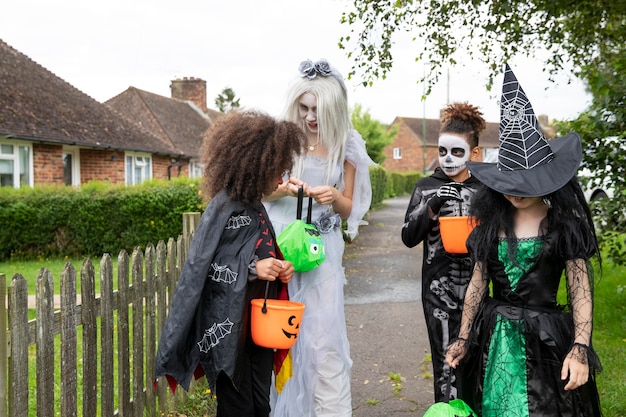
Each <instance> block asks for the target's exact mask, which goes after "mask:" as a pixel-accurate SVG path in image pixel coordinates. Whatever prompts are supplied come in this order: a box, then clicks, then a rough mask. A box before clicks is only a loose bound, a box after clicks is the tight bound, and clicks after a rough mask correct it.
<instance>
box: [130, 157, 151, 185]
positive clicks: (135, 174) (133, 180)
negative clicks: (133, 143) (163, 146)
mask: <svg viewBox="0 0 626 417" xmlns="http://www.w3.org/2000/svg"><path fill="white" fill-rule="evenodd" d="M151 178H152V159H151V158H150V155H148V154H139V153H137V154H135V153H127V154H126V185H136V184H141V183H142V182H144V181H148V180H150V179H151Z"/></svg>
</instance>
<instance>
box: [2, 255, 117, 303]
mask: <svg viewBox="0 0 626 417" xmlns="http://www.w3.org/2000/svg"><path fill="white" fill-rule="evenodd" d="M100 260H101V258H98V259H96V258H93V259H91V262H92V264H93V267H94V271H95V283H94V284H95V286H96V293H99V292H100ZM84 261H85V259H75V258H68V257H67V256H66V257H65V258H41V259H37V260H32V261H23V260H9V261H5V262H0V274H6V276H7V286H8V285H9V283H10V282H11V279H12V278H13V275H15V274H18V273H19V274H21V275H22V276H23V277H24V279H26V282H27V283H28V294H31V295H33V294H35V292H36V288H37V276H38V275H39V272H40V271H41V269H42V268H48V270H49V271H50V273H51V274H52V278H53V281H54V293H55V294H59V293H60V287H61V272H63V268H64V267H65V264H66V263H67V262H70V263H71V264H72V265H73V266H74V269H75V270H76V292H77V293H78V294H80V269H81V268H82V266H83V262H84ZM111 261H112V264H113V287H114V288H117V256H111Z"/></svg>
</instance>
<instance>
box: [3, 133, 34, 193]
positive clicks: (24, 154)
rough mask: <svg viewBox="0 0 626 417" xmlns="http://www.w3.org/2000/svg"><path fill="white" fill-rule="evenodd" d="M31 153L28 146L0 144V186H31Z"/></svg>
mask: <svg viewBox="0 0 626 417" xmlns="http://www.w3.org/2000/svg"><path fill="white" fill-rule="evenodd" d="M32 172H33V152H32V148H31V147H30V145H26V144H19V143H18V144H16V143H9V142H0V186H2V187H14V188H20V187H22V186H26V187H32V186H33V175H32Z"/></svg>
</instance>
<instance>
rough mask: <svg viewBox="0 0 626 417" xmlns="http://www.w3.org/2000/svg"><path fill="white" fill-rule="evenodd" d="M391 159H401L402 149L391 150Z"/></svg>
mask: <svg viewBox="0 0 626 417" xmlns="http://www.w3.org/2000/svg"><path fill="white" fill-rule="evenodd" d="M393 159H402V148H393Z"/></svg>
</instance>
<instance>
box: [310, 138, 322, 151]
mask: <svg viewBox="0 0 626 417" xmlns="http://www.w3.org/2000/svg"><path fill="white" fill-rule="evenodd" d="M319 143H320V140H319V139H318V140H317V142H315V143H314V144H313V145H309V150H310V151H311V152H313V151H314V150H315V147H316V146H317V145H319Z"/></svg>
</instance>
